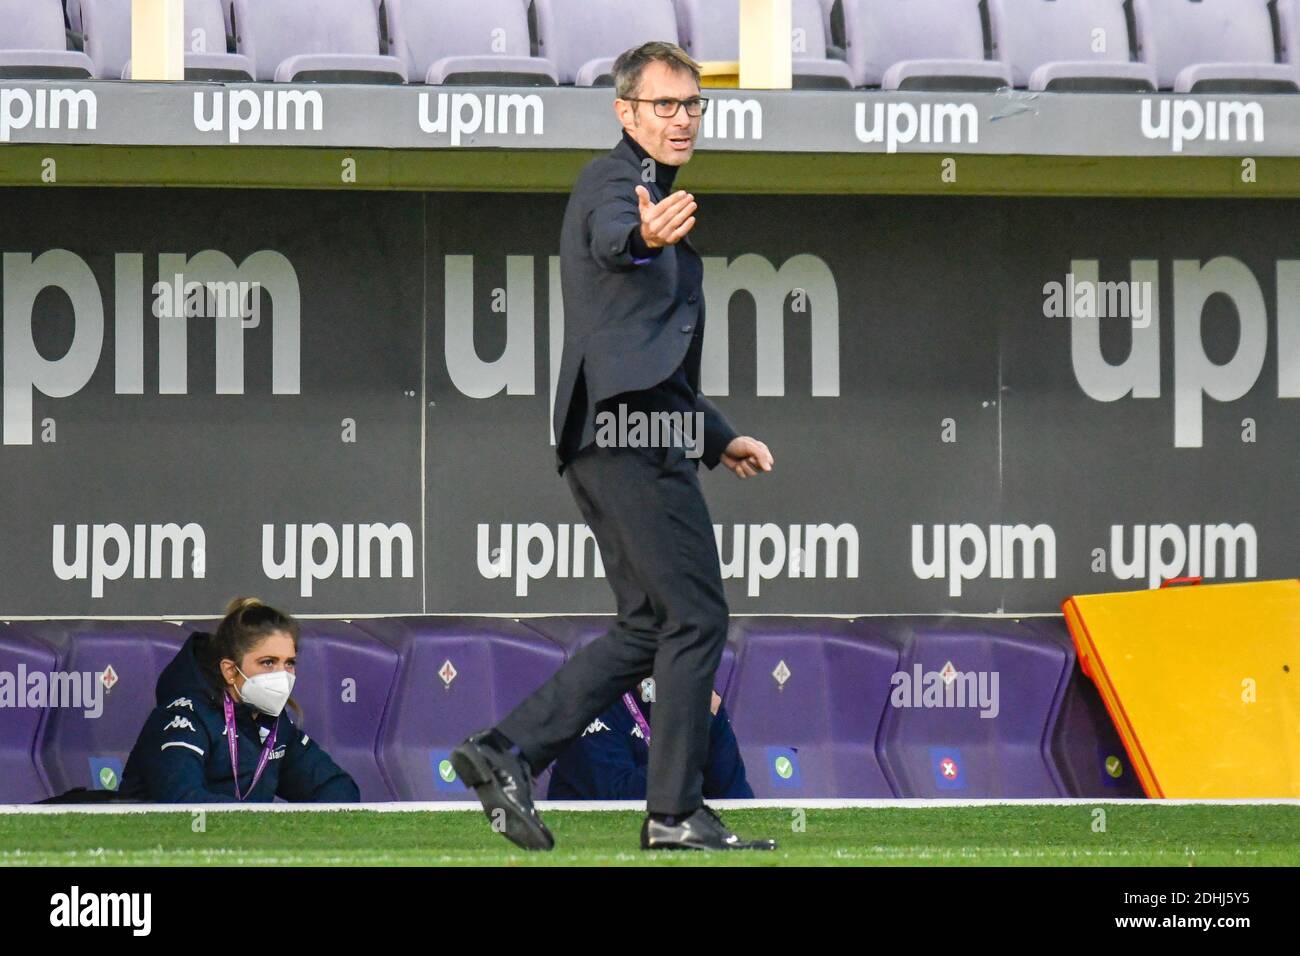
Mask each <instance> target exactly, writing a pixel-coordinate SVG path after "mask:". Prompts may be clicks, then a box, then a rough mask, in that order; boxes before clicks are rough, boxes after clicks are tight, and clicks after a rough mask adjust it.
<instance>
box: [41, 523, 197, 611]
mask: <svg viewBox="0 0 1300 956" xmlns="http://www.w3.org/2000/svg"><path fill="white" fill-rule="evenodd" d="M53 532H54V533H53V539H54V544H53V553H54V573H55V575H56V576H57V577H58V579H59V580H60V581H84V580H86V578H87V577H89V578H90V596H91V597H92V598H102V597H103V596H104V582H105V581H116V580H118V579H119V578H121V577H123V576H124V575H125V574H126V573H127V569H128V568H130V570H131V577H133V578H135V579H136V580H137V581H141V580H147V579H152V580H155V581H158V580H161V579H162V577H163V569H164V567H165V565H164V564H163V554H164V551H163V549H164V548H165V547H167V546H170V548H171V568H170V577H171V579H172V580H173V581H179V580H181V579H182V578H184V577H185V547H186V545H189V546H190V571H191V576H192V577H194V578H196V579H198V578H202V577H203V576H204V574H205V559H204V555H205V554H206V541H207V537H206V535H205V534H204V533H203V527H202V526H201V525H199V524H196V523H195V522H193V521H191V522H189V523H188V524H186V525H184V526H181V525H178V524H174V523H169V524H152V525H144V524H138V525H136V526H135V528H134V533H133V534H131V535H128V534H127V531H126V528H125V527H124V526H122V525H120V524H116V523H113V524H96V525H84V524H79V525H77V529H76V546H75V553H74V555H73V558H72V560H71V561H68V559H67V528H66V526H65V525H61V524H56V525H54V526H53ZM88 536H89V539H90V540H89V544H87V537H88ZM110 554H111V555H112V558H111V559H110V558H109V555H110ZM146 559H148V565H147V566H146V564H145V561H146Z"/></svg>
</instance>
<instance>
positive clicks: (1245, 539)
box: [1093, 522, 1259, 588]
mask: <svg viewBox="0 0 1300 956" xmlns="http://www.w3.org/2000/svg"><path fill="white" fill-rule="evenodd" d="M1132 539H1133V547H1132V549H1126V548H1125V546H1124V526H1123V525H1121V524H1115V525H1111V526H1110V570H1111V573H1112V574H1113V575H1114V576H1115V577H1117V578H1119V579H1120V580H1121V581H1131V580H1136V579H1138V578H1141V577H1142V576H1143V575H1145V576H1146V579H1147V586H1148V587H1152V588H1155V587H1159V586H1160V584H1161V583H1162V582H1164V581H1167V580H1169V579H1170V578H1177V577H1183V576H1189V577H1199V576H1205V577H1209V578H1216V577H1219V578H1235V577H1237V576H1238V575H1237V559H1238V557H1240V558H1241V567H1242V576H1243V577H1247V578H1253V577H1254V576H1255V564H1256V552H1257V551H1258V550H1259V544H1258V541H1257V539H1256V536H1255V527H1254V525H1250V524H1247V523H1245V522H1242V523H1241V524H1238V525H1231V524H1228V523H1226V522H1224V523H1222V524H1194V525H1189V526H1188V527H1187V530H1186V532H1184V531H1183V529H1182V528H1180V527H1178V525H1176V524H1153V525H1141V524H1138V525H1133V528H1132ZM1099 550H1100V549H1098V551H1099ZM1126 550H1129V553H1130V554H1131V555H1132V557H1131V558H1130V557H1126V556H1125V551H1126ZM1167 552H1168V554H1167ZM1220 559H1222V560H1220ZM1104 560H1105V556H1104V555H1101V554H1098V553H1097V552H1094V565H1093V570H1098V564H1099V562H1102V561H1104ZM1220 568H1222V571H1220Z"/></svg>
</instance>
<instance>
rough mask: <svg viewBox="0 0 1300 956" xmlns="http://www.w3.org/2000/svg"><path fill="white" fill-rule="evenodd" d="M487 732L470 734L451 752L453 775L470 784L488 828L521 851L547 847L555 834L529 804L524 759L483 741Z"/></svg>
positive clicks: (528, 774) (528, 770) (530, 789)
mask: <svg viewBox="0 0 1300 956" xmlns="http://www.w3.org/2000/svg"><path fill="white" fill-rule="evenodd" d="M488 733H489V732H488V731H480V732H479V733H477V734H471V735H470V737H469V738H468V739H467V740H466V741H465V742H464V743H463V744H461V745H460V746H459V747H457V748H456V749H455V750H453V751H452V752H451V765H452V767H453V768H454V769H455V771H456V775H457V776H458V777H460V779H461V780H463V781H464V782H465V786H467V787H473V788H474V792H475V793H476V794H478V798H479V802H481V803H482V804H483V812H484V813H485V814H486V815H487V818H488V820H490V821H491V822H492V829H494V830H496V831H497V832H499V833H501V834H502V835H504V836H505V838H506V839H507V840H509V841H510V842H511V843H513V844H515V845H516V846H519V847H522V848H523V849H525V850H549V849H551V848H552V847H554V846H555V837H553V836H551V831H550V830H548V829H546V824H544V823H543V822H542V818H541V817H540V816H539V815H538V813H537V808H536V807H534V806H533V773H532V768H530V767H529V766H528V761H526V760H524V759H523V758H521V757H516V756H515V755H514V754H512V753H509V752H507V751H504V750H501V749H499V748H498V747H496V746H494V745H493V744H491V743H489V742H488V741H487V739H486V738H487V735H488Z"/></svg>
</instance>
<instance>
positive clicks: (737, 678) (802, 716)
mask: <svg viewBox="0 0 1300 956" xmlns="http://www.w3.org/2000/svg"><path fill="white" fill-rule="evenodd" d="M731 637H732V639H733V640H735V641H736V644H737V647H738V648H739V656H738V658H737V662H736V668H735V671H734V673H733V674H732V676H731V680H730V682H729V684H728V687H727V690H726V693H725V694H724V695H723V700H724V703H725V704H726V706H727V711H728V712H729V713H730V714H731V724H732V727H733V728H734V730H735V732H736V739H737V741H738V742H739V744H740V752H741V755H742V756H743V757H744V760H745V771H746V776H747V777H748V778H749V783H750V785H751V786H752V787H753V788H754V795H755V796H756V797H892V796H895V795H896V794H895V792H894V790H893V789H892V788H891V787H890V784H889V781H888V779H887V778H886V776H885V774H884V772H883V770H882V768H881V766H880V764H879V762H878V759H877V754H876V739H877V736H878V729H879V727H880V721H881V718H882V717H883V716H884V714H885V710H886V708H887V707H888V704H889V691H890V684H889V679H890V675H892V674H893V673H894V671H896V670H897V669H898V648H897V646H896V645H895V644H894V643H893V642H892V641H891V640H890V639H889V636H888V635H887V633H886V632H885V631H884V630H883V629H880V628H878V627H877V626H876V625H874V624H872V623H870V622H869V621H868V620H867V619H859V620H855V621H845V620H840V619H826V618H819V619H810V618H799V617H754V618H742V619H739V620H736V621H734V622H733V624H732V628H731Z"/></svg>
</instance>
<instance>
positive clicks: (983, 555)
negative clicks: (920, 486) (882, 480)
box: [912, 522, 1056, 597]
mask: <svg viewBox="0 0 1300 956" xmlns="http://www.w3.org/2000/svg"><path fill="white" fill-rule="evenodd" d="M932 528H933V531H932V534H931V545H930V554H931V556H930V557H929V558H928V559H927V558H926V557H925V525H922V524H914V525H912V573H913V574H915V575H916V576H917V577H918V578H919V579H921V580H922V581H925V580H931V579H942V578H944V577H945V576H946V577H947V578H948V596H949V597H961V587H962V582H964V581H973V580H975V579H976V578H978V577H979V576H980V575H982V574H983V573H984V569H985V568H986V567H987V568H988V576H989V577H990V578H995V579H996V578H1001V579H1002V580H1011V579H1012V578H1015V577H1016V546H1017V545H1019V546H1020V567H1021V568H1022V569H1023V570H1022V571H1021V572H1020V577H1021V578H1022V579H1025V580H1032V579H1034V578H1036V577H1038V575H1037V573H1036V571H1035V568H1036V564H1035V555H1036V554H1037V551H1036V550H1035V546H1036V545H1042V554H1043V577H1044V578H1054V577H1056V532H1055V531H1053V530H1052V526H1051V525H1047V524H1036V525H1034V526H1033V527H1032V528H1031V527H1029V525H1026V524H993V525H989V530H988V534H987V535H986V534H985V533H984V529H983V528H981V527H980V526H979V525H977V524H971V523H970V522H967V523H965V524H950V525H948V526H947V528H946V529H945V528H944V526H943V525H941V524H936V525H933V526H932ZM945 538H946V540H947V543H948V544H947V550H946V551H945V549H944V540H945ZM967 545H969V546H970V549H971V551H972V552H973V553H972V555H971V557H970V558H969V559H968V558H967V557H966V546H967Z"/></svg>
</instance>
